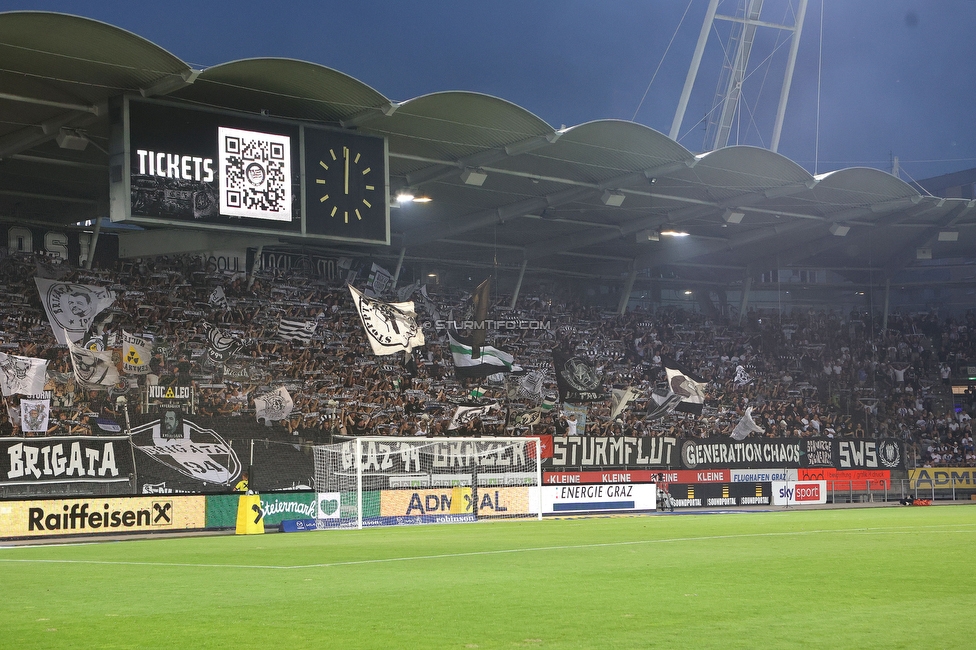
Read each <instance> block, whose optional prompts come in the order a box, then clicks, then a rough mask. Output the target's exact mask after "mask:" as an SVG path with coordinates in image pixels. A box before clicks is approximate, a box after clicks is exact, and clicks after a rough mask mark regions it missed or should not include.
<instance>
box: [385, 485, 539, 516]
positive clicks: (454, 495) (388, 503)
mask: <svg viewBox="0 0 976 650" xmlns="http://www.w3.org/2000/svg"><path fill="white" fill-rule="evenodd" d="M530 512H531V510H530V509H529V489H528V488H525V487H500V488H491V487H484V488H478V516H479V517H491V516H507V515H525V514H529V513H530ZM448 514H467V515H470V514H472V507H471V488H469V487H454V488H442V489H428V490H383V491H382V492H380V516H382V517H405V516H419V515H448Z"/></svg>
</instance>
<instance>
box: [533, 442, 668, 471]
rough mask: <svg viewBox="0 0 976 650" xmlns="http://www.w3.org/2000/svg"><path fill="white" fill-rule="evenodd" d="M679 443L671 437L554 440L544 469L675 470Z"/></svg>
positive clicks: (544, 462) (544, 463)
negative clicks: (661, 468)
mask: <svg viewBox="0 0 976 650" xmlns="http://www.w3.org/2000/svg"><path fill="white" fill-rule="evenodd" d="M677 443H678V440H677V438H673V437H671V436H661V437H651V436H642V437H639V438H637V437H632V436H613V437H591V436H553V438H552V458H546V459H545V460H544V461H543V465H542V466H543V468H545V469H547V470H558V469H562V468H564V467H565V468H570V467H579V468H581V469H586V468H600V469H616V468H625V467H630V468H634V469H644V468H650V467H676V466H677V465H678V447H677Z"/></svg>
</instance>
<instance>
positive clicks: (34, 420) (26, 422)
mask: <svg viewBox="0 0 976 650" xmlns="http://www.w3.org/2000/svg"><path fill="white" fill-rule="evenodd" d="M50 417H51V400H50V399H22V400H20V430H21V431H23V432H25V433H47V428H48V423H49V418H50Z"/></svg>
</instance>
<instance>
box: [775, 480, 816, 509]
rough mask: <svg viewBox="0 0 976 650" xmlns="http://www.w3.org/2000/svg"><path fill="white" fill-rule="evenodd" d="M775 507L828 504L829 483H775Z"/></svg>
mask: <svg viewBox="0 0 976 650" xmlns="http://www.w3.org/2000/svg"><path fill="white" fill-rule="evenodd" d="M772 486H773V505H774V506H793V505H798V506H802V505H818V504H824V503H827V481H797V482H796V483H793V482H792V481H773V483H772Z"/></svg>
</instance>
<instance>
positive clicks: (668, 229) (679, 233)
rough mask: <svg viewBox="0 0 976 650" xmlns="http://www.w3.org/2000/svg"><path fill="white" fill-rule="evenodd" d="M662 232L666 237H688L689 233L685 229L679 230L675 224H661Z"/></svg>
mask: <svg viewBox="0 0 976 650" xmlns="http://www.w3.org/2000/svg"><path fill="white" fill-rule="evenodd" d="M661 234H662V235H664V236H665V237H687V236H688V233H687V232H686V231H684V230H678V229H677V228H675V227H674V226H661Z"/></svg>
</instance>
